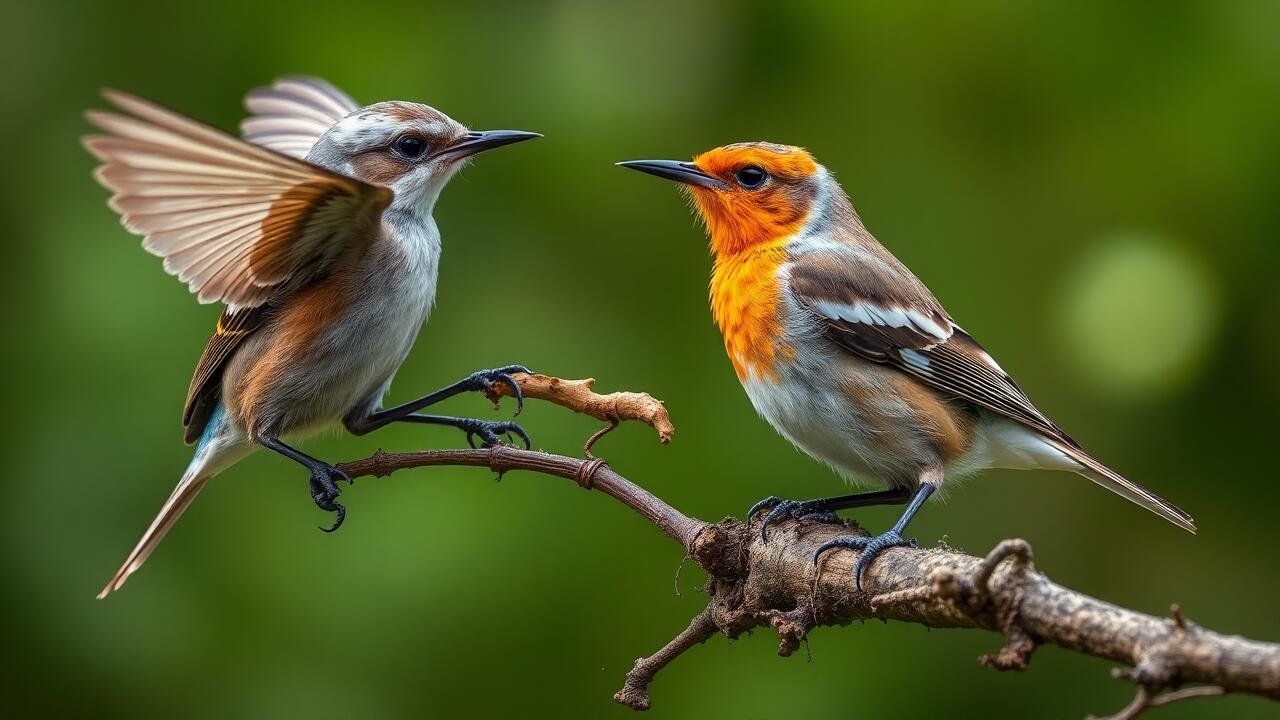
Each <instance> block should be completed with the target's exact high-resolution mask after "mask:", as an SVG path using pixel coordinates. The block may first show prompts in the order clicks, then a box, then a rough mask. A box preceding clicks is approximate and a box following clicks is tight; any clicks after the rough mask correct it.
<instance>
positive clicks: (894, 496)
mask: <svg viewBox="0 0 1280 720" xmlns="http://www.w3.org/2000/svg"><path fill="white" fill-rule="evenodd" d="M910 499H911V491H910V489H908V488H905V487H904V488H892V489H890V490H877V491H875V492H864V493H853V494H852V495H838V496H836V497H829V498H818V499H816V500H783V499H782V498H779V497H777V496H774V495H771V496H769V497H767V498H765V499H763V500H761V501H760V502H758V503H756V504H755V505H752V506H751V509H750V510H748V511H747V522H751V518H753V517H755V514H756V513H757V512H759V511H761V510H766V509H767V510H769V514H768V515H766V516H765V518H764V522H763V523H761V524H760V539H761V540H764V541H766V542H767V541H768V540H769V526H770V525H772V524H773V523H774V521H776V520H778V519H780V518H782V517H783V516H787V517H791V518H794V519H796V520H816V521H819V522H837V521H838V518H836V516H835V511H836V510H847V509H849V508H856V507H870V506H872V505H901V504H902V503H905V502H906V501H907V500H910Z"/></svg>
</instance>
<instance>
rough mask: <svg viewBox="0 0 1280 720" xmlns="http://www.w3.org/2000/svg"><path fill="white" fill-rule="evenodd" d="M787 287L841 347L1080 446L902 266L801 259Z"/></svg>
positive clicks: (872, 259)
mask: <svg viewBox="0 0 1280 720" xmlns="http://www.w3.org/2000/svg"><path fill="white" fill-rule="evenodd" d="M790 286H791V290H792V292H793V293H794V294H795V297H796V298H797V300H799V302H800V304H801V305H802V306H803V307H805V308H807V309H808V310H809V311H810V312H811V313H812V314H813V315H814V316H815V318H817V319H818V320H819V321H820V322H822V323H823V325H824V326H825V328H826V331H827V335H828V337H830V338H831V339H832V340H833V341H835V342H836V343H837V344H839V345H840V346H841V347H843V348H845V349H846V350H848V351H850V352H852V353H854V354H856V355H858V356H860V357H862V358H865V359H867V360H871V361H873V362H877V363H882V364H885V365H891V366H893V367H895V368H897V369H898V370H901V371H902V372H904V373H906V374H908V375H910V376H912V377H914V378H916V379H918V380H920V381H921V382H923V383H925V384H926V385H928V386H929V387H931V388H933V389H934V390H937V391H939V392H941V393H943V394H944V395H946V396H948V397H954V398H958V399H960V400H963V401H966V402H969V403H973V404H975V405H980V406H982V407H985V408H987V409H988V410H991V411H993V412H997V413H999V414H1001V415H1004V416H1005V417H1008V418H1010V419H1012V420H1015V421H1017V422H1020V423H1022V424H1024V425H1026V426H1028V427H1030V428H1032V429H1034V430H1037V431H1039V432H1041V433H1044V434H1045V435H1047V436H1049V437H1051V438H1054V439H1057V440H1059V441H1061V442H1063V443H1065V444H1067V445H1069V446H1070V447H1073V448H1075V447H1079V446H1078V445H1077V444H1076V442H1075V440H1073V439H1072V438H1071V437H1070V436H1069V435H1067V434H1066V433H1065V432H1063V431H1062V429H1061V428H1059V427H1058V426H1057V425H1055V424H1054V423H1053V421H1051V420H1049V418H1047V417H1045V415H1044V414H1043V413H1041V412H1040V411H1039V410H1037V409H1036V407H1035V406H1034V405H1032V404H1031V400H1030V399H1028V398H1027V396H1026V394H1024V393H1023V392H1022V389H1021V388H1020V387H1018V384H1017V383H1015V382H1014V381H1013V378H1011V377H1009V375H1008V374H1006V373H1005V372H1004V370H1002V369H1000V366H999V365H998V364H996V362H995V360H993V359H992V358H991V356H990V355H989V354H988V353H987V351H986V350H984V349H983V348H982V346H981V345H979V344H978V342H977V341H976V340H974V339H973V338H972V337H971V336H970V335H969V334H968V333H966V332H965V331H963V330H961V329H960V328H959V327H957V326H956V325H955V324H954V323H953V322H952V321H951V318H950V317H949V316H948V315H947V313H946V311H945V310H943V309H942V306H941V305H940V304H939V303H938V301H937V300H936V299H934V297H933V295H932V294H930V293H929V291H928V290H927V289H925V287H924V285H923V284H922V283H920V281H919V280H918V279H916V277H915V276H914V275H911V273H910V271H908V270H907V269H906V268H904V267H902V265H901V264H900V263H889V262H885V261H884V260H883V258H882V257H880V256H879V255H875V254H870V253H867V254H856V253H855V254H849V255H824V256H818V257H804V258H801V259H798V260H797V261H795V262H793V264H792V266H791V268H790Z"/></svg>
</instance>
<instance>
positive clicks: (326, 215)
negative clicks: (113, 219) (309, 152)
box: [84, 90, 392, 310]
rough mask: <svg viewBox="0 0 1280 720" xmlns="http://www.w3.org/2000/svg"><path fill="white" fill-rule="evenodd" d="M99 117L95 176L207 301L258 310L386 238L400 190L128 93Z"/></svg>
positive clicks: (152, 247) (132, 227) (94, 116)
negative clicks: (383, 229)
mask: <svg viewBox="0 0 1280 720" xmlns="http://www.w3.org/2000/svg"><path fill="white" fill-rule="evenodd" d="M103 95H104V97H106V99H107V100H109V101H111V102H112V103H113V104H114V105H116V106H117V107H118V108H120V109H121V110H123V111H125V112H127V113H129V115H121V114H115V113H107V112H98V111H90V112H89V113H87V117H88V119H89V122H91V123H93V124H94V125H95V126H97V127H98V128H100V129H101V130H103V131H105V132H106V133H108V134H106V135H94V136H90V137H87V138H85V140H84V144H85V147H87V148H88V150H89V151H90V152H91V153H93V154H94V156H96V157H97V158H98V159H99V160H101V161H102V165H101V166H100V167H99V168H98V169H97V172H96V174H95V177H97V179H98V181H99V182H101V183H102V184H103V185H104V186H105V187H106V188H107V189H109V190H111V191H112V192H113V193H114V195H113V196H112V198H111V202H110V205H111V207H112V208H113V209H115V210H116V212H118V213H120V215H121V220H122V222H123V224H124V226H125V227H126V228H127V229H128V230H129V231H131V232H134V233H136V234H139V235H142V236H143V238H144V239H143V243H142V245H143V247H144V248H146V249H147V250H148V251H150V252H152V253H154V254H156V255H159V256H160V257H162V258H164V268H165V270H166V271H168V272H169V273H170V274H172V275H176V276H178V278H179V279H181V280H183V281H184V282H186V283H187V285H188V287H190V289H191V292H193V293H195V294H196V295H197V297H198V298H199V300H200V301H201V302H223V303H226V304H227V305H228V306H230V308H231V309H232V310H237V309H240V308H248V307H256V306H258V305H261V304H262V303H263V302H265V301H266V299H267V298H269V297H270V296H271V295H272V293H273V292H274V291H275V290H276V289H277V288H279V287H280V286H281V285H283V284H284V283H286V282H290V281H292V282H295V283H298V282H305V281H306V280H307V279H310V278H313V277H317V276H319V275H322V274H323V273H324V272H325V271H326V270H327V269H328V268H330V267H331V266H332V264H333V263H334V262H335V261H337V260H338V259H339V258H342V257H344V256H348V255H349V254H351V253H360V252H363V250H364V249H365V248H366V247H367V246H368V244H369V243H370V242H372V240H373V239H374V238H376V237H377V236H378V228H379V225H380V221H381V216H382V211H383V210H384V209H385V208H386V207H387V206H388V205H389V204H390V203H391V198H392V193H391V190H390V189H388V188H385V187H381V186H377V185H370V184H368V183H364V182H361V181H359V180H356V179H355V178H350V177H347V176H345V175H341V174H338V173H335V172H332V171H330V170H327V169H325V168H322V167H319V166H316V165H312V164H310V163H306V162H303V161H301V160H295V159H294V158H291V157H286V156H284V155H281V154H279V153H277V152H273V151H271V150H266V149H264V148H261V147H258V146H256V145H251V144H249V143H246V142H244V141H242V140H239V139H237V138H234V137H232V136H230V135H227V134H226V133H223V132H221V131H219V130H215V129H213V128H211V127H208V126H206V125H203V124H201V123H199V122H196V121H194V120H191V119H189V118H187V117H184V116H182V115H179V114H177V113H175V112H172V111H170V110H166V109H165V108H162V107H160V106H158V105H155V104H152V103H150V102H147V101H146V100H142V99H140V98H137V97H134V96H132V95H128V94H125V93H121V92H117V91H113V90H108V91H104V93H103Z"/></svg>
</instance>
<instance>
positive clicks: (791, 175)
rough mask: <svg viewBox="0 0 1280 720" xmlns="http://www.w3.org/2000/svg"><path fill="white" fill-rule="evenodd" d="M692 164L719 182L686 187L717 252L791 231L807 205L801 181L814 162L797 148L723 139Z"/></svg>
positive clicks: (809, 189) (809, 194) (809, 192)
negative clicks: (721, 144)
mask: <svg viewBox="0 0 1280 720" xmlns="http://www.w3.org/2000/svg"><path fill="white" fill-rule="evenodd" d="M694 164H695V165H697V166H698V168H700V169H701V170H702V171H703V172H705V173H706V174H708V175H710V176H712V177H715V178H718V179H719V180H721V181H723V183H724V185H725V187H724V188H721V187H706V186H698V185H693V186H690V187H689V189H690V192H691V193H692V196H693V201H694V204H695V205H696V206H697V208H698V212H699V213H701V215H702V218H703V220H705V221H706V224H707V234H708V235H709V236H710V238H711V249H712V250H713V251H714V252H715V254H716V256H717V257H723V256H727V255H735V254H737V253H740V252H743V251H745V250H750V249H752V248H757V247H759V246H761V245H764V244H767V243H769V242H773V241H778V240H781V239H783V238H786V237H788V236H790V235H793V234H795V233H796V232H798V231H799V230H800V228H801V227H802V226H803V225H804V221H805V218H807V217H808V215H809V210H810V208H812V207H813V203H814V199H815V189H814V187H813V186H812V185H811V184H810V183H808V182H806V181H807V180H809V179H810V178H811V177H813V175H814V173H816V172H817V171H818V164H817V163H816V162H814V160H813V156H812V155H810V154H809V153H808V152H807V151H806V150H804V149H803V148H798V147H793V146H790V145H775V144H773V143H761V142H755V143H739V144H735V145H725V146H724V147H718V148H715V149H714V150H708V151H707V152H705V153H702V154H701V155H699V156H698V157H696V158H694Z"/></svg>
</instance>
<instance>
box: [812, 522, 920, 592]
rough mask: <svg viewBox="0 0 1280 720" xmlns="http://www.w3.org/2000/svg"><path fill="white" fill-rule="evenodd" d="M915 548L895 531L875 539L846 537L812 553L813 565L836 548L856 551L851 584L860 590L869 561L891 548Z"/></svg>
mask: <svg viewBox="0 0 1280 720" xmlns="http://www.w3.org/2000/svg"><path fill="white" fill-rule="evenodd" d="M904 545H905V546H910V547H917V545H916V540H915V538H904V537H902V534H901V533H899V532H898V531H897V530H889V531H887V532H883V533H881V534H879V535H876V536H875V537H864V536H861V535H848V536H845V537H838V538H836V539H834V540H831V541H829V542H827V543H826V544H824V545H823V546H822V547H820V548H818V549H817V550H816V551H814V553H813V564H814V565H817V564H818V560H819V559H820V558H821V557H822V555H823V553H825V552H827V551H828V550H835V549H838V548H847V549H850V550H858V551H859V552H860V553H861V554H860V555H858V561H857V562H856V563H854V565H853V582H854V585H855V586H857V588H858V589H859V590H861V589H862V575H863V573H865V572H866V570H867V568H868V567H870V566H871V561H872V560H874V559H875V558H876V556H877V555H879V554H880V553H881V552H883V551H885V550H887V549H889V548H891V547H902V546H904Z"/></svg>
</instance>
